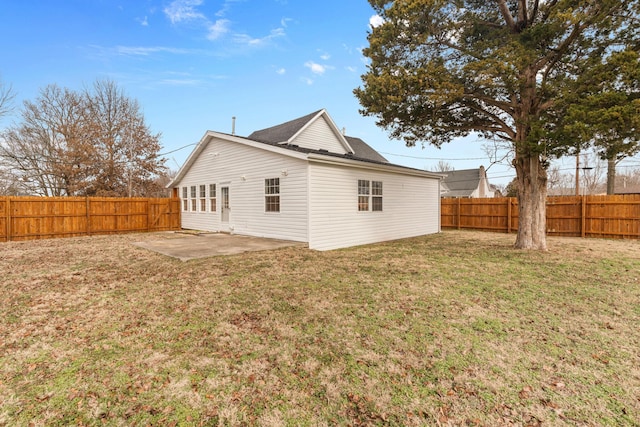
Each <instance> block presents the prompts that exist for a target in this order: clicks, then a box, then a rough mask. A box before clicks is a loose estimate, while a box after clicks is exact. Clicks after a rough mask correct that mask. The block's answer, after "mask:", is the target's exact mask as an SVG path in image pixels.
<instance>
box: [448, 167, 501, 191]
mask: <svg viewBox="0 0 640 427" xmlns="http://www.w3.org/2000/svg"><path fill="white" fill-rule="evenodd" d="M445 173H446V174H447V175H446V176H445V178H444V181H443V182H442V187H441V188H442V189H443V191H442V197H472V196H473V195H474V192H475V191H476V190H478V189H479V188H480V186H481V185H482V184H483V181H486V179H487V175H486V172H485V169H484V166H480V167H479V168H477V169H461V170H454V171H449V172H445ZM486 188H488V189H489V191H493V189H492V188H491V186H490V185H489V184H488V183H487V187H486ZM487 196H489V194H485V195H481V196H480V197H487ZM475 197H478V195H476V196H475ZM491 197H493V196H491Z"/></svg>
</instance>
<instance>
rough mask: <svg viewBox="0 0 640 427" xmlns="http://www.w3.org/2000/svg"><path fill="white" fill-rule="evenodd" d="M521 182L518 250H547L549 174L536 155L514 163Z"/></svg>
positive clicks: (518, 159) (519, 190)
mask: <svg viewBox="0 0 640 427" xmlns="http://www.w3.org/2000/svg"><path fill="white" fill-rule="evenodd" d="M514 164H515V167H516V178H517V181H518V236H517V238H516V243H515V245H514V247H515V248H516V249H536V250H547V235H546V231H547V230H546V229H547V206H546V202H547V171H546V169H545V168H544V167H543V165H542V163H541V162H540V157H539V156H538V155H537V154H529V155H520V156H517V157H516V159H515V161H514Z"/></svg>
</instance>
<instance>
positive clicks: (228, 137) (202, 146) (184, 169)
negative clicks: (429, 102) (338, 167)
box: [166, 130, 307, 188]
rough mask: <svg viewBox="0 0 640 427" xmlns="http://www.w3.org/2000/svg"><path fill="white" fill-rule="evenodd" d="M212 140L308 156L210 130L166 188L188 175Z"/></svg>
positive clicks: (296, 155) (290, 155) (284, 154)
mask: <svg viewBox="0 0 640 427" xmlns="http://www.w3.org/2000/svg"><path fill="white" fill-rule="evenodd" d="M212 139H222V140H225V141H229V142H234V143H238V144H243V145H247V146H249V147H254V148H257V149H260V150H265V151H270V152H272V153H278V154H282V155H283V156H288V157H293V158H297V159H301V160H306V159H307V155H306V154H305V153H300V152H296V151H293V150H289V149H286V148H282V147H278V146H273V145H270V144H265V143H262V142H256V141H252V140H250V139H247V138H242V137H238V136H235V135H229V134H227V133H219V132H214V131H211V130H210V131H207V132H206V133H205V134H204V136H203V137H202V139H200V142H198V145H196V148H194V150H193V151H192V152H191V154H189V157H187V160H186V161H185V162H184V165H182V167H181V168H180V169H179V170H178V173H177V174H176V177H175V178H173V180H171V182H170V183H169V184H167V186H166V188H172V187H173V186H175V184H177V183H179V182H180V180H181V179H182V178H183V177H184V175H185V174H186V173H187V171H188V170H189V168H190V167H191V165H192V164H193V162H195V161H196V159H197V158H198V156H199V155H200V153H201V152H202V151H203V150H204V149H205V147H206V146H207V145H208V144H209V142H211V140H212Z"/></svg>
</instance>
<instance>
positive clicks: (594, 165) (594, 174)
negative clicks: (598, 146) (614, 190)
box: [581, 151, 607, 195]
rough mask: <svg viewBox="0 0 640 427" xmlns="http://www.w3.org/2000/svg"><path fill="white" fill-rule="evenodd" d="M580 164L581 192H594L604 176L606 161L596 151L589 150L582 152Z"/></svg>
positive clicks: (600, 184)
mask: <svg viewBox="0 0 640 427" xmlns="http://www.w3.org/2000/svg"><path fill="white" fill-rule="evenodd" d="M582 165H583V166H582V168H581V169H582V173H581V181H582V183H581V187H582V189H583V194H585V195H586V194H596V193H597V192H598V187H600V186H602V183H603V182H604V178H605V177H606V170H607V163H606V162H605V161H603V160H602V159H601V158H600V156H598V154H597V153H595V152H593V151H590V152H585V153H583V154H582Z"/></svg>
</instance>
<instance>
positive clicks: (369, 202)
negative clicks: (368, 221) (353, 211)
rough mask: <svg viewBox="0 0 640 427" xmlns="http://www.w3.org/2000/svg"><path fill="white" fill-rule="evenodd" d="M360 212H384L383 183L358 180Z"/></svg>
mask: <svg viewBox="0 0 640 427" xmlns="http://www.w3.org/2000/svg"><path fill="white" fill-rule="evenodd" d="M358 211H359V212H369V211H372V212H382V181H369V180H366V179H359V180H358Z"/></svg>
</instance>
